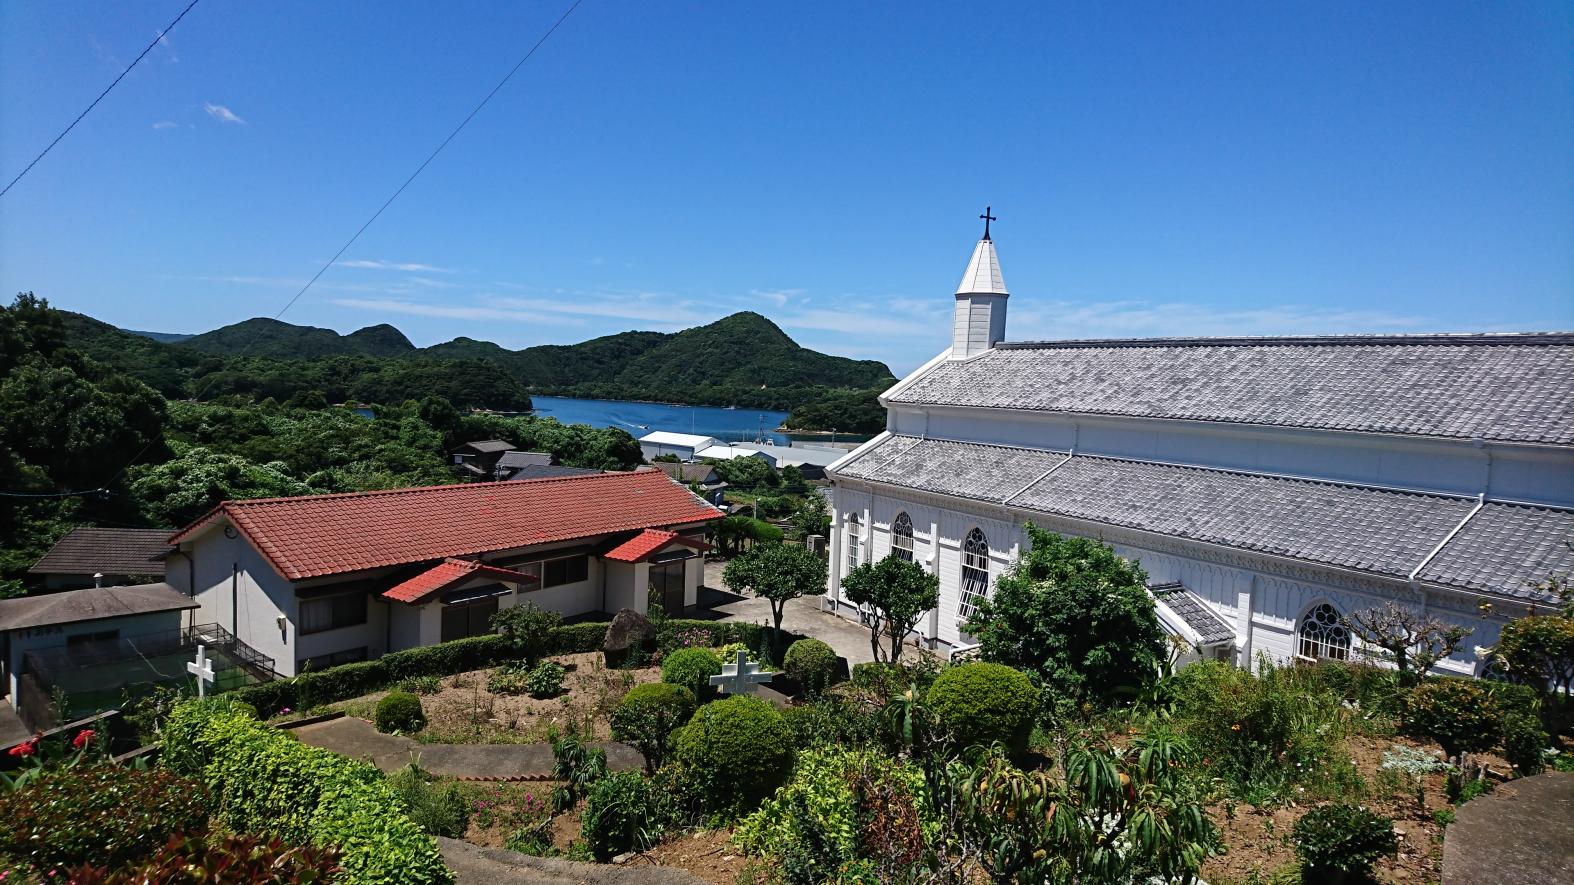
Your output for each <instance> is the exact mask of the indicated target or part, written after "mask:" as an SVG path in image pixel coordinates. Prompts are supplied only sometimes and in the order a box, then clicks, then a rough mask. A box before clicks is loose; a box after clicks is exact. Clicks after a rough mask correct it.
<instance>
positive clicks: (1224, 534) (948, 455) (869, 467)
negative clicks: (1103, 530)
mask: <svg viewBox="0 0 1574 885" xmlns="http://www.w3.org/2000/svg"><path fill="white" fill-rule="evenodd" d="M836 475H837V476H840V477H848V478H853V479H861V480H866V481H869V482H877V483H882V484H887V485H892V486H899V487H903V488H911V489H917V490H920V491H925V492H932V493H936V494H942V495H950V496H956V497H960V498H968V499H972V500H976V501H982V502H986V503H989V504H994V505H1007V506H1010V507H1012V508H1016V509H1020V510H1023V511H1028V512H1030V513H1031V512H1038V513H1045V514H1051V515H1055V516H1061V517H1066V518H1070V519H1076V520H1081V521H1086V522H1090V523H1095V524H1104V525H1111V526H1120V527H1123V528H1129V529H1136V530H1140V531H1146V532H1153V533H1156V534H1160V535H1164V536H1168V537H1173V538H1178V539H1184V540H1189V541H1195V542H1200V543H1209V544H1217V545H1220V546H1224V547H1233V548H1236V549H1240V550H1246V551H1252V552H1257V553H1265V554H1270V555H1275V556H1282V557H1287V558H1291V559H1297V560H1302V561H1305V562H1308V563H1313V564H1317V565H1322V566H1328V567H1336V568H1345V569H1354V570H1358V571H1362V572H1366V573H1369V574H1374V575H1380V576H1383V577H1387V578H1408V577H1409V576H1410V574H1411V572H1413V571H1415V570H1416V569H1417V568H1418V567H1421V566H1422V565H1423V564H1424V565H1425V568H1424V569H1423V570H1422V571H1421V573H1420V575H1419V576H1418V577H1419V579H1420V580H1423V581H1427V582H1430V583H1434V584H1439V585H1444V586H1450V587H1456V588H1460V589H1468V590H1476V591H1481V592H1486V593H1494V594H1502V595H1506V596H1513V597H1519V598H1533V597H1534V596H1535V595H1536V594H1534V593H1533V591H1532V589H1531V587H1530V584H1531V583H1532V582H1534V581H1537V580H1539V579H1541V578H1544V577H1546V576H1547V574H1549V573H1551V572H1554V571H1561V572H1568V571H1570V570H1574V551H1571V550H1570V549H1569V548H1568V546H1567V544H1566V543H1564V542H1567V541H1568V540H1569V539H1570V538H1574V513H1571V512H1569V511H1567V510H1559V509H1554V508H1544V507H1529V506H1519V505H1509V504H1499V503H1488V504H1486V505H1485V506H1483V507H1482V508H1481V509H1480V511H1479V512H1476V513H1475V514H1474V515H1473V516H1472V511H1473V510H1475V508H1476V503H1477V502H1476V499H1474V498H1466V497H1459V496H1451V495H1427V494H1416V493H1411V492H1400V491H1392V490H1387V489H1379V488H1372V487H1367V486H1359V485H1349V484H1342V483H1331V482H1315V481H1310V480H1301V479H1291V478H1285V477H1279V476H1270V475H1265V474H1257V473H1245V472H1240V471H1232V470H1219V469H1213V468H1203V467H1192V466H1184V465H1176V464H1163V463H1156V462H1150V461H1135V460H1126V459H1120V458H1108V457H1101V456H1093V455H1075V456H1069V457H1068V455H1067V453H1064V452H1050V451H1042V450H1035V449H1019V448H1011V447H1006V446H992V445H981V444H975V443H962V442H954V441H949V440H934V439H919V438H916V437H910V436H892V437H889V438H887V439H885V440H884V441H882V442H880V443H878V444H877V445H875V446H873V447H872V448H870V449H867V450H865V451H864V452H862V453H861V454H859V455H858V456H856V457H855V458H853V459H852V460H850V461H848V462H846V463H844V464H843V465H842V466H841V467H840V468H839V469H838V470H837V471H836ZM1466 517H1470V519H1469V521H1468V522H1467V521H1466ZM1461 524H1463V526H1464V527H1463V528H1460V529H1459V531H1458V532H1457V533H1455V534H1454V536H1453V538H1452V539H1451V540H1449V543H1447V544H1444V545H1443V547H1442V549H1441V550H1438V551H1437V553H1436V554H1435V555H1432V552H1433V550H1434V549H1435V548H1437V547H1438V545H1439V544H1442V542H1443V541H1444V540H1445V539H1448V538H1449V536H1450V533H1453V532H1454V531H1455V529H1456V528H1458V527H1460V526H1461ZM1429 556H1430V557H1431V558H1430V559H1429V558H1428V557H1429Z"/></svg>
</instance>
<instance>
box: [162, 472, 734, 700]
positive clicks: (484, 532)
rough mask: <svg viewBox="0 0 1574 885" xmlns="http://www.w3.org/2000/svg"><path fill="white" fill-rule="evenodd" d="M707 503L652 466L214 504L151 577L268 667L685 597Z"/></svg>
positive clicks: (691, 587) (324, 662) (284, 670)
mask: <svg viewBox="0 0 1574 885" xmlns="http://www.w3.org/2000/svg"><path fill="white" fill-rule="evenodd" d="M721 516H722V514H721V513H720V512H718V511H717V510H716V509H715V508H713V507H711V506H709V505H708V504H706V503H705V502H704V501H702V500H700V499H699V498H697V497H695V496H694V495H693V494H692V493H691V492H689V491H688V490H687V489H686V488H684V487H682V486H680V485H677V484H675V483H673V482H672V481H671V480H669V479H668V478H667V476H666V475H665V474H663V473H661V472H660V471H655V470H650V471H636V472H631V473H597V474H590V475H579V476H567V477H559V478H547V479H537V480H529V481H514V482H485V483H467V484H463V485H451V486H432V487H426V488H415V489H397V490H391V491H380V492H363V493H351V494H338V495H316V496H308V497H297V498H271V499H261V500H250V501H226V502H225V503H223V504H221V505H220V506H218V507H216V508H214V509H213V510H212V511H210V512H209V513H208V514H206V515H204V516H203V517H202V518H200V519H198V520H197V521H196V522H194V523H192V524H191V525H189V526H187V527H185V528H184V529H182V530H180V531H179V532H178V533H176V534H175V535H174V536H173V537H172V538H170V542H171V543H172V544H174V545H175V547H176V550H175V551H174V552H173V553H171V554H170V556H169V560H168V571H167V580H168V581H169V583H170V584H171V585H173V586H174V587H176V588H178V589H179V590H180V591H181V592H183V593H185V594H186V595H188V596H190V597H193V598H195V599H196V601H197V603H199V605H200V611H199V612H198V613H197V615H196V620H197V621H199V622H203V623H208V622H212V623H216V624H218V625H220V626H222V627H224V628H225V629H226V630H227V631H228V632H229V633H230V634H232V635H233V636H235V637H237V638H238V639H239V640H240V641H241V642H244V643H245V644H246V645H248V646H249V647H251V648H254V649H256V650H258V651H259V652H260V653H261V654H263V655H266V656H268V657H271V658H272V659H273V660H274V661H275V664H274V668H275V670H276V671H277V672H278V673H279V674H280V675H284V676H290V675H294V674H295V673H298V672H300V671H301V670H302V669H303V668H306V667H308V666H309V667H311V668H312V669H321V668H323V667H328V666H332V665H334V664H340V663H345V662H348V661H357V660H365V659H368V658H375V657H378V656H380V655H382V654H385V653H387V652H390V651H397V650H400V649H406V648H414V647H417V646H423V645H431V644H434V643H437V642H443V641H447V640H451V639H459V638H462V637H466V636H476V635H480V634H483V633H487V632H490V630H491V627H490V623H489V622H490V619H491V616H492V615H493V614H494V613H495V612H497V611H498V610H499V609H503V608H508V607H511V606H514V605H517V604H519V603H521V602H523V601H526V600H528V601H530V602H532V603H534V604H536V605H538V606H540V607H541V608H544V609H549V610H551V611H556V612H558V613H560V614H563V615H565V616H574V615H587V614H591V613H596V612H616V611H618V610H620V609H624V608H632V609H634V610H636V611H641V612H643V611H645V610H646V606H647V601H648V598H654V599H655V600H656V601H658V602H660V603H661V604H662V605H663V606H664V607H666V608H667V610H669V611H679V610H682V609H683V608H686V607H689V606H693V605H694V604H695V602H696V596H697V592H698V587H699V584H700V581H701V579H702V576H703V563H702V559H701V552H702V551H703V550H704V549H705V546H706V545H705V541H704V535H705V531H706V528H707V525H708V524H709V523H710V522H711V521H713V520H716V519H719V518H721Z"/></svg>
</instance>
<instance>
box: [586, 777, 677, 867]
mask: <svg viewBox="0 0 1574 885" xmlns="http://www.w3.org/2000/svg"><path fill="white" fill-rule="evenodd" d="M662 804H663V803H662V801H661V797H660V796H659V795H658V794H657V793H656V791H654V790H652V789H651V784H650V782H649V781H647V780H645V778H644V776H643V775H641V774H640V773H639V772H637V771H620V772H618V773H617V774H611V775H608V776H606V777H604V778H602V779H601V780H599V781H597V782H596V783H594V784H592V785H591V787H590V792H589V793H588V794H587V795H586V796H585V810H584V813H583V815H582V816H581V818H580V825H579V835H580V837H581V838H583V839H584V840H585V842H586V844H588V845H589V846H590V851H591V853H592V854H594V855H595V857H596V860H598V861H602V862H603V863H605V862H606V861H609V860H611V859H612V858H613V857H615V856H617V855H619V854H622V853H624V852H626V851H644V850H645V849H647V848H649V847H651V846H652V845H655V844H656V842H657V840H659V839H660V838H661V834H662V832H663V830H665V829H666V826H665V821H666V818H667V813H666V811H665V810H664V809H663V807H662Z"/></svg>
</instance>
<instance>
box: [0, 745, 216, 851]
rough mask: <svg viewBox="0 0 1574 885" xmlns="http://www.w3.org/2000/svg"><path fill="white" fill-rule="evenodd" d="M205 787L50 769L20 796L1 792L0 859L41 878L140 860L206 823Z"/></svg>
mask: <svg viewBox="0 0 1574 885" xmlns="http://www.w3.org/2000/svg"><path fill="white" fill-rule="evenodd" d="M207 816H208V815H207V801H206V795H205V791H204V790H203V788H202V784H200V783H197V782H195V781H192V780H189V779H187V778H184V777H179V776H177V775H176V774H174V773H173V772H170V771H167V770H164V769H151V770H146V771H139V770H137V769H134V768H128V767H123V766H119V765H112V764H110V763H107V762H100V763H94V764H82V765H76V766H74V767H70V768H50V769H46V770H44V771H43V772H42V773H40V774H39V775H38V776H36V777H34V778H33V779H32V780H31V781H30V782H29V783H28V785H27V786H26V787H25V788H23V789H20V790H14V791H11V792H0V819H3V820H4V821H5V826H4V827H0V856H4V857H7V858H10V859H12V860H14V861H16V862H18V863H21V864H24V865H26V866H27V867H29V868H31V869H32V870H33V871H34V872H36V873H37V874H38V875H39V876H41V877H45V878H48V877H50V876H51V875H55V876H58V875H59V872H52V871H60V870H63V869H65V868H69V867H75V866H79V865H82V864H93V865H96V866H104V867H108V868H114V867H119V866H122V865H124V864H126V863H128V862H131V861H134V860H137V859H138V858H141V857H143V856H145V855H146V854H148V853H149V852H151V851H152V850H154V849H155V848H157V847H158V845H159V844H161V843H162V842H164V841H165V840H167V839H169V838H170V837H172V836H177V835H180V834H182V833H187V832H196V831H200V830H201V829H202V828H203V827H204V826H205V825H206V821H207Z"/></svg>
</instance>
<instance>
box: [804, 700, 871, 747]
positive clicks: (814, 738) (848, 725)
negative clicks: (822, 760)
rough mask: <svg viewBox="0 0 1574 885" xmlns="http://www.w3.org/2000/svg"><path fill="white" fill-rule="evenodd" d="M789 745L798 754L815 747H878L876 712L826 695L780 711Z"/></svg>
mask: <svg viewBox="0 0 1574 885" xmlns="http://www.w3.org/2000/svg"><path fill="white" fill-rule="evenodd" d="M782 719H783V720H784V721H785V722H786V723H787V733H788V734H790V735H792V745H793V746H794V747H796V748H797V749H799V750H807V749H809V748H811V747H819V746H842V747H867V746H871V745H874V744H878V743H880V735H881V728H880V725H881V723H880V714H879V711H878V709H877V708H875V707H874V706H872V705H869V704H865V703H862V702H860V701H857V700H851V699H848V698H842V697H837V696H836V695H829V696H827V697H822V698H820V699H819V700H816V701H814V702H813V703H808V704H798V705H796V706H792V707H788V708H787V709H786V710H783V711H782Z"/></svg>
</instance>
